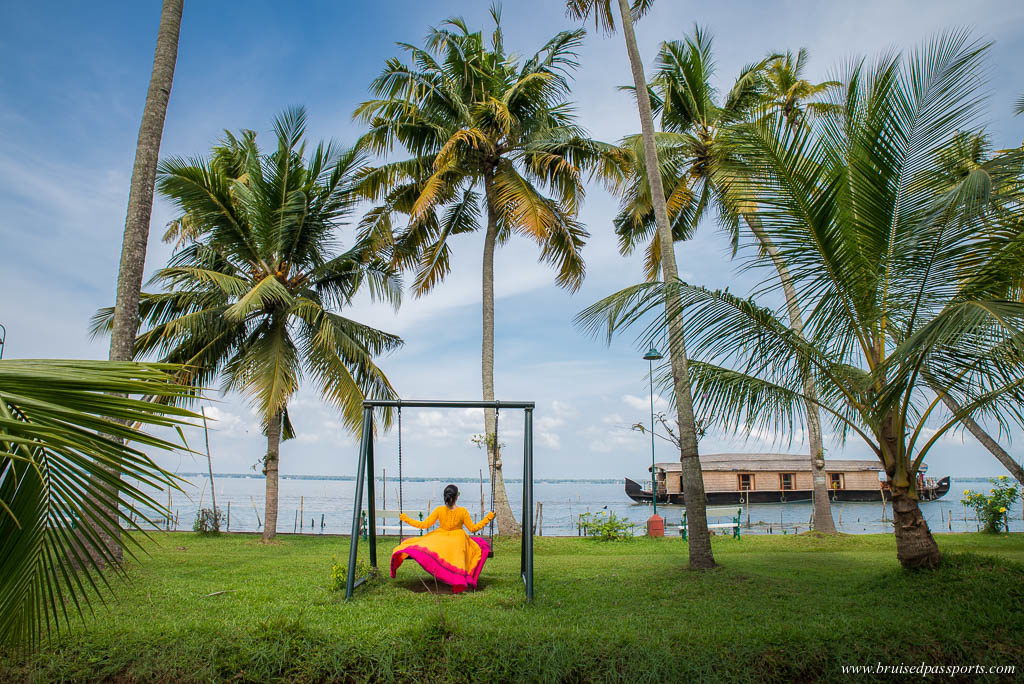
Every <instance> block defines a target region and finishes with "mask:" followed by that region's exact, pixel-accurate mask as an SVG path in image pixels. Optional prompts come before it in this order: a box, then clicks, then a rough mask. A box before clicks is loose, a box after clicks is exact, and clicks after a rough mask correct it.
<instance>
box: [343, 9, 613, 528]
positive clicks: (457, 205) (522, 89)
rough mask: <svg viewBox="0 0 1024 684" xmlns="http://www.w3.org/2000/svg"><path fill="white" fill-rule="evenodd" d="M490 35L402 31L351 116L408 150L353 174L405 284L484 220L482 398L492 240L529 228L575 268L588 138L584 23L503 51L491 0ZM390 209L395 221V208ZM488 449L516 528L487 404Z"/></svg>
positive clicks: (564, 269)
mask: <svg viewBox="0 0 1024 684" xmlns="http://www.w3.org/2000/svg"><path fill="white" fill-rule="evenodd" d="M491 15H492V18H493V20H494V29H493V32H492V33H491V35H490V36H489V40H488V39H487V38H485V36H484V35H483V34H482V33H481V32H479V31H471V30H470V29H469V28H468V27H467V25H466V23H465V22H464V21H463V20H462V19H460V18H452V19H449V20H447V21H445V22H444V23H443V24H442V25H441V26H440V27H438V28H434V29H432V30H431V31H430V32H429V34H428V35H427V37H426V42H425V46H424V47H417V46H414V45H409V44H405V43H401V44H400V46H401V47H402V49H403V50H405V51H406V52H407V53H408V61H407V62H403V61H401V60H399V59H397V58H396V59H390V60H388V62H387V64H386V66H385V67H384V70H383V72H382V73H381V75H380V76H379V77H377V78H376V79H375V80H374V81H373V83H372V85H371V90H372V92H373V94H374V95H375V99H372V100H369V101H367V102H364V103H363V104H362V105H360V106H359V107H358V109H357V110H356V112H355V115H354V116H355V117H356V118H357V119H359V120H361V121H364V122H366V123H368V124H369V127H370V130H369V131H368V132H367V133H366V134H365V135H364V136H363V138H362V139H361V140H360V145H361V147H362V148H363V149H366V150H369V151H372V152H374V153H376V154H379V155H381V156H388V155H390V154H391V153H392V152H393V151H394V149H395V147H396V146H398V147H400V148H401V149H403V150H404V151H405V152H406V153H407V154H409V155H410V156H409V157H408V158H406V159H402V160H400V161H388V162H386V163H384V164H382V165H380V166H378V167H376V168H373V169H371V170H369V171H368V172H366V173H365V175H364V176H363V182H362V186H361V187H362V191H363V192H364V193H365V194H366V196H367V197H369V198H371V199H372V200H374V201H375V202H377V203H378V204H377V206H375V207H374V208H373V209H372V210H371V211H370V212H369V213H368V214H367V215H366V217H365V218H364V219H363V221H362V224H361V228H362V236H363V239H364V240H366V241H367V242H369V243H370V244H373V245H374V246H375V247H376V248H377V249H380V250H382V251H383V252H384V253H386V254H388V255H389V257H390V258H391V260H392V262H393V263H395V264H396V265H398V266H399V267H401V268H402V269H403V270H411V271H413V272H414V278H413V280H412V288H413V291H414V292H415V294H416V295H417V296H419V295H423V294H425V293H427V292H429V291H430V290H431V289H432V288H433V287H435V286H436V285H437V284H438V283H440V282H441V281H442V280H443V279H444V278H445V276H446V275H447V274H448V273H449V271H450V269H451V264H450V255H451V241H452V239H453V238H454V237H456V236H459V235H464V234H467V233H475V232H478V231H483V232H484V233H485V234H484V238H483V282H482V294H483V354H482V356H483V358H482V380H483V396H484V399H485V400H493V399H494V371H493V355H494V251H495V248H496V247H498V246H500V245H502V244H503V243H505V242H506V241H508V240H509V239H510V238H511V237H512V236H513V235H516V234H518V235H521V236H523V237H525V238H527V239H529V240H532V241H534V242H535V243H536V244H537V245H538V247H539V249H540V259H541V260H542V261H544V262H546V263H548V264H550V265H551V266H553V267H554V268H555V270H556V272H557V275H556V281H557V283H558V284H559V285H560V286H562V287H565V288H568V289H570V290H575V289H576V288H578V287H579V286H580V284H581V283H582V281H583V277H584V273H585V264H584V261H583V256H582V248H583V245H584V242H585V240H586V238H587V232H586V230H585V229H584V227H583V226H582V225H581V224H580V223H579V222H578V220H577V218H576V216H577V210H578V208H579V204H580V201H581V200H582V197H583V183H582V174H583V172H584V171H585V170H586V169H587V168H588V166H589V165H590V163H591V161H592V160H593V159H594V158H595V157H596V155H597V150H598V148H599V147H600V146H598V145H597V144H596V143H594V142H592V141H590V140H589V139H587V138H586V135H585V133H584V131H583V130H582V129H581V128H580V127H579V126H578V125H577V124H576V123H575V118H574V115H573V112H572V108H571V107H570V104H569V102H568V100H567V98H568V95H569V73H570V72H571V71H572V70H573V69H574V68H575V67H576V54H575V52H574V50H575V49H576V48H577V47H578V46H579V44H580V42H581V40H582V37H583V35H584V32H583V31H582V30H575V31H563V32H561V33H558V34H557V35H555V36H554V37H552V38H551V39H550V40H549V41H548V42H547V43H546V44H544V45H543V46H542V47H541V49H540V50H539V51H537V52H536V53H534V54H533V55H532V56H530V57H529V58H527V59H521V58H519V57H517V56H515V55H512V54H510V53H508V52H506V50H505V45H504V35H503V33H502V28H501V15H500V12H499V10H498V9H497V8H496V7H492V9H491ZM396 216H401V217H402V219H401V221H396V220H395V219H396ZM485 430H486V434H487V439H486V443H487V445H488V462H489V465H490V467H491V468H492V469H493V472H494V474H495V477H496V482H497V486H496V489H495V492H496V501H495V510H496V513H497V522H498V527H499V530H500V531H502V532H515V531H516V529H517V528H516V526H515V522H514V519H513V518H512V512H511V508H509V507H508V504H507V496H506V495H505V488H504V485H503V480H502V476H501V461H500V457H499V456H498V454H497V452H496V450H495V449H496V447H495V442H494V438H493V434H494V413H493V411H491V410H488V411H486V412H485Z"/></svg>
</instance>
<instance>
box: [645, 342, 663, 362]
mask: <svg viewBox="0 0 1024 684" xmlns="http://www.w3.org/2000/svg"><path fill="white" fill-rule="evenodd" d="M663 358H665V357H663V356H662V355H661V352H659V351H658V350H657V349H655V348H654V346H653V345H652V346H651V348H650V349H649V350H647V353H646V354H644V361H657V360H659V359H663Z"/></svg>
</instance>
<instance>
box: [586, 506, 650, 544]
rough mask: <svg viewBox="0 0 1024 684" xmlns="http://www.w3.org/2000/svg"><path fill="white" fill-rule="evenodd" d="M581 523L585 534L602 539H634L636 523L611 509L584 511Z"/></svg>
mask: <svg viewBox="0 0 1024 684" xmlns="http://www.w3.org/2000/svg"><path fill="white" fill-rule="evenodd" d="M579 524H580V527H581V529H582V530H583V533H584V534H585V535H587V536H588V537H597V538H598V539H600V540H601V541H621V540H623V539H632V538H633V532H634V529H635V528H636V523H634V522H630V521H629V520H627V519H626V518H620V517H619V516H617V515H615V513H612V512H609V511H598V512H597V513H584V514H583V515H581V516H580V522H579Z"/></svg>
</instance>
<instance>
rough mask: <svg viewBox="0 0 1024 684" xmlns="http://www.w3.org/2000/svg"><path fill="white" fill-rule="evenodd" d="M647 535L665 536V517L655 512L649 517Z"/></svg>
mask: <svg viewBox="0 0 1024 684" xmlns="http://www.w3.org/2000/svg"><path fill="white" fill-rule="evenodd" d="M647 536H648V537H664V536H665V519H664V518H662V517H661V516H660V515H658V514H657V513H655V514H654V515H652V516H651V517H650V518H648V519H647Z"/></svg>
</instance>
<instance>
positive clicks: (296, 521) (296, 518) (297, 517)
mask: <svg viewBox="0 0 1024 684" xmlns="http://www.w3.org/2000/svg"><path fill="white" fill-rule="evenodd" d="M298 531H299V512H298V511H295V522H294V523H292V534H295V533H296V532H298Z"/></svg>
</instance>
